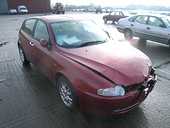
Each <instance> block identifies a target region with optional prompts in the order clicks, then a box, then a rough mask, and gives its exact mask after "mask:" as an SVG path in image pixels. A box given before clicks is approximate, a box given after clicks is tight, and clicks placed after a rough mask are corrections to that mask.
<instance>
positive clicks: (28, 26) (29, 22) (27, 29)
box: [21, 19, 36, 35]
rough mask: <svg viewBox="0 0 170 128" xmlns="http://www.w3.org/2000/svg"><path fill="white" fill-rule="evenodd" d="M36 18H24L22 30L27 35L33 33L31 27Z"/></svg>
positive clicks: (32, 27)
mask: <svg viewBox="0 0 170 128" xmlns="http://www.w3.org/2000/svg"><path fill="white" fill-rule="evenodd" d="M35 22H36V19H30V20H26V21H25V22H24V24H23V25H22V28H21V29H22V30H23V31H24V32H26V33H27V34H29V35H33V29H34V25H35Z"/></svg>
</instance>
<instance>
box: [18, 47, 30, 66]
mask: <svg viewBox="0 0 170 128" xmlns="http://www.w3.org/2000/svg"><path fill="white" fill-rule="evenodd" d="M18 50H19V56H20V60H21V62H22V64H23V65H24V66H28V65H29V64H30V62H29V61H28V60H27V58H26V56H25V53H24V50H23V49H22V47H21V46H20V45H18Z"/></svg>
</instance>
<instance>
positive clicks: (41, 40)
mask: <svg viewBox="0 0 170 128" xmlns="http://www.w3.org/2000/svg"><path fill="white" fill-rule="evenodd" d="M40 44H41V46H43V47H47V46H48V41H47V40H45V39H40Z"/></svg>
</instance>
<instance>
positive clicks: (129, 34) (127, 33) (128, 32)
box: [124, 30, 133, 40]
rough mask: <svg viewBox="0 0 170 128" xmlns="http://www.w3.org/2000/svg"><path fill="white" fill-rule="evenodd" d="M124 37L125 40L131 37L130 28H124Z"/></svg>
mask: <svg viewBox="0 0 170 128" xmlns="http://www.w3.org/2000/svg"><path fill="white" fill-rule="evenodd" d="M124 37H125V39H126V40H131V39H132V38H133V34H132V31H131V30H125V32H124Z"/></svg>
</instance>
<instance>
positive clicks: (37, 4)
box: [7, 0, 50, 13]
mask: <svg viewBox="0 0 170 128" xmlns="http://www.w3.org/2000/svg"><path fill="white" fill-rule="evenodd" d="M7 1H8V7H9V8H17V6H18V5H25V6H26V7H27V8H28V11H29V12H30V13H41V12H48V11H50V0H7Z"/></svg>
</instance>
